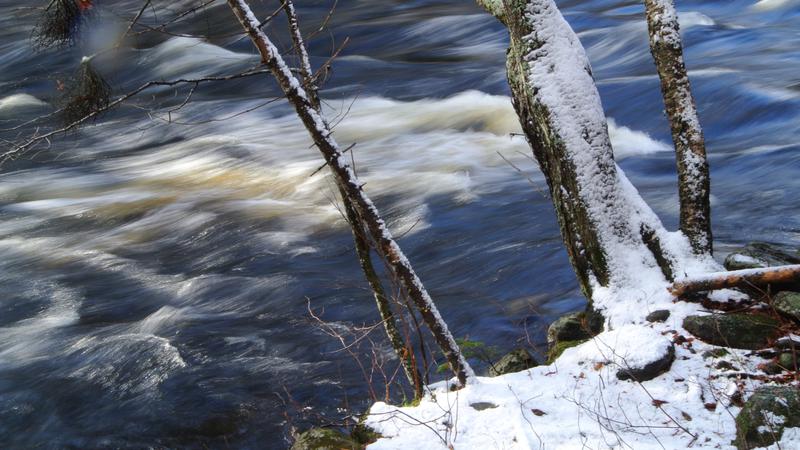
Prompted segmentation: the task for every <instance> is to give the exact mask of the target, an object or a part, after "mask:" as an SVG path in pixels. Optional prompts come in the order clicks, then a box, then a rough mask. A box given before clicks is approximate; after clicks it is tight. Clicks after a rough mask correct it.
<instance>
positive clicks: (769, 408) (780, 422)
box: [734, 386, 800, 450]
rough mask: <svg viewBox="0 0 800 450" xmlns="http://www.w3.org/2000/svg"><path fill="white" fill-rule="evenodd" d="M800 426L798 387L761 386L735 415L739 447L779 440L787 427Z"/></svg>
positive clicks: (760, 444) (799, 393)
mask: <svg viewBox="0 0 800 450" xmlns="http://www.w3.org/2000/svg"><path fill="white" fill-rule="evenodd" d="M794 427H800V389H797V388H796V387H791V386H762V387H759V388H758V389H756V391H755V392H754V393H753V395H752V396H750V398H749V399H748V400H747V402H745V404H744V407H743V408H742V410H741V411H740V412H739V415H738V416H736V440H735V441H734V444H735V445H736V448H738V449H739V450H745V449H751V448H755V447H766V446H768V445H772V444H773V443H775V441H778V440H780V439H781V436H782V435H783V430H784V429H786V428H794Z"/></svg>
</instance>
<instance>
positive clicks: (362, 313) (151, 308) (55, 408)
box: [0, 0, 800, 448]
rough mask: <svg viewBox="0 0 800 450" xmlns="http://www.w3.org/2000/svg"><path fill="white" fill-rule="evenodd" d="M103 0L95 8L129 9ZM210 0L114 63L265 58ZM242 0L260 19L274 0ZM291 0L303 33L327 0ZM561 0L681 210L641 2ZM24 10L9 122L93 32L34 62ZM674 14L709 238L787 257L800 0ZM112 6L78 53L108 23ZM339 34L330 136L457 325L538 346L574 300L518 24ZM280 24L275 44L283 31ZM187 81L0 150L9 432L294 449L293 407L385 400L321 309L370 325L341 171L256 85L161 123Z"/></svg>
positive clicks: (342, 321) (214, 70) (33, 442)
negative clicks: (336, 182)
mask: <svg viewBox="0 0 800 450" xmlns="http://www.w3.org/2000/svg"><path fill="white" fill-rule="evenodd" d="M32 3H36V2H32ZM38 3H41V4H44V3H45V2H44V1H42V2H38ZM97 3H99V6H98V10H99V11H100V12H101V14H100V16H101V17H104V18H106V19H108V18H114V17H119V18H125V17H131V16H132V15H133V14H134V13H135V11H136V10H137V9H138V7H139V5H140V3H138V2H132V1H128V2H122V1H119V2H111V1H108V2H97ZM191 3H192V2H188V1H181V2H170V4H169V5H168V8H171V9H172V10H180V9H181V8H182V7H185V6H186V5H189V4H191ZM218 3H219V4H217V5H216V6H212V7H209V8H208V9H207V10H205V11H204V12H201V13H198V14H195V15H192V16H191V18H190V19H189V20H188V21H187V22H186V23H183V24H181V25H177V26H175V27H174V28H173V29H172V31H173V32H176V33H194V34H200V33H202V34H210V35H213V36H214V37H213V38H211V39H209V40H207V41H201V40H198V39H193V38H187V37H172V36H166V35H159V36H157V37H143V38H141V39H139V40H138V41H136V42H134V43H133V44H134V46H133V48H132V49H130V50H127V51H125V52H123V54H121V55H118V56H117V57H116V58H107V60H105V61H100V62H99V63H102V64H101V66H100V70H101V71H103V73H104V74H106V75H107V76H108V77H109V79H110V81H111V82H112V84H113V85H114V86H115V87H116V88H117V91H118V92H124V91H125V90H127V89H131V88H133V87H135V86H137V85H138V84H141V83H143V82H144V81H147V80H150V79H175V78H179V77H194V76H202V75H209V74H217V75H219V74H230V73H235V72H236V71H239V70H242V69H245V68H248V67H250V66H252V65H254V64H255V63H257V58H256V57H255V56H254V55H253V52H252V49H251V44H250V43H249V42H248V41H247V40H245V39H240V37H239V36H237V35H236V34H237V32H238V29H237V24H236V22H235V21H234V19H233V16H232V15H231V13H230V11H228V10H227V9H226V8H227V7H226V6H225V5H224V2H218ZM253 3H254V5H256V6H257V9H258V11H259V13H260V14H261V15H266V14H267V13H268V12H269V11H271V8H274V7H275V5H273V4H272V3H275V2H263V3H262V2H253ZM298 3H300V5H299V6H300V7H301V14H302V19H303V20H304V23H305V24H306V25H307V27H308V29H309V30H312V29H314V27H315V26H316V24H318V23H320V22H321V21H322V20H324V18H325V16H326V15H327V13H328V7H329V6H330V2H326V1H314V2H298ZM559 4H560V6H562V8H563V11H564V13H565V15H566V17H567V19H568V20H569V22H570V23H571V24H572V25H573V27H574V28H575V29H576V30H577V31H578V32H579V34H580V37H581V40H582V41H583V43H584V45H585V46H586V47H587V51H588V54H589V57H590V59H591V61H592V64H593V67H594V71H595V75H596V77H597V80H598V85H599V89H600V92H601V95H602V97H603V102H604V106H605V108H606V112H607V115H608V117H609V118H610V119H612V120H611V132H612V137H613V141H614V143H615V149H616V152H617V157H618V159H619V161H620V162H621V165H622V166H623V167H624V169H625V170H626V171H627V173H628V175H629V176H630V178H631V179H632V181H634V183H635V184H636V186H637V187H638V188H639V189H640V191H641V192H642V193H643V195H644V196H645V197H646V199H647V200H648V201H649V202H650V204H651V205H652V206H653V207H654V209H655V210H656V211H657V212H658V213H659V214H660V215H661V216H662V218H663V219H664V221H665V223H666V224H667V225H668V226H669V227H671V228H674V227H675V226H676V222H677V218H676V214H677V194H676V187H675V174H674V169H673V165H674V161H673V156H672V154H671V152H670V147H671V146H670V138H669V134H668V126H667V122H666V119H665V118H664V116H663V112H662V109H663V107H662V103H661V98H660V93H659V90H658V79H657V77H656V75H655V70H654V67H653V64H652V62H651V60H650V56H649V52H648V48H647V33H646V26H645V23H644V21H643V10H642V6H641V5H640V2H637V1H619V0H594V1H561V2H559ZM29 6H31V5H27V4H26V5H24V6H21V3H20V2H11V1H7V0H6V1H2V2H0V8H1V9H0V12H1V14H0V24H2V27H0V67H2V70H1V71H0V121H2V122H0V128H8V127H11V126H14V125H17V124H19V123H20V121H22V120H26V119H29V118H31V117H35V116H36V115H39V114H42V113H46V112H48V111H50V110H52V108H53V105H54V104H55V103H56V96H57V91H56V88H55V86H56V84H57V81H60V80H64V79H65V77H68V76H69V74H70V73H71V72H72V71H73V70H74V68H75V67H76V64H77V62H78V61H79V60H80V58H81V56H82V55H83V54H84V53H86V52H88V51H90V50H88V49H87V48H86V47H85V46H84V47H79V48H75V49H66V50H59V51H48V52H44V53H38V54H37V53H34V52H33V51H32V49H31V43H30V39H29V37H30V30H31V27H32V26H33V24H34V23H35V12H34V11H32V10H31V9H30V8H29ZM678 8H679V11H680V13H681V22H682V26H683V34H684V39H685V43H686V59H687V62H688V66H689V68H690V74H691V77H692V81H693V85H694V88H695V94H696V96H697V99H698V106H699V110H700V117H701V120H702V122H703V125H704V127H705V132H706V136H707V140H708V148H709V152H710V158H711V167H712V177H713V180H712V181H713V209H714V231H715V238H716V245H717V249H718V253H719V255H720V256H722V255H724V254H725V252H726V251H729V250H730V248H731V247H732V246H734V245H737V244H741V243H744V242H747V241H749V240H756V239H757V240H766V241H771V242H775V243H778V244H780V245H785V246H788V247H795V248H796V247H797V246H798V241H800V220H799V219H798V217H800V205H799V204H798V202H797V194H798V192H800V177H798V169H800V157H799V156H798V154H800V153H798V151H800V147H799V146H798V144H797V142H798V132H799V131H800V130H798V124H799V123H800V121H798V119H800V114H799V113H798V111H800V75H798V73H799V72H798V69H800V53H799V52H798V51H797V49H798V48H800V2H798V1H795V0H761V1H758V2H756V1H755V0H747V1H742V0H724V1H721V0H720V1H710V0H703V1H699V0H694V1H679V2H678ZM145 17H146V20H151V23H152V21H154V19H153V18H152V17H149V16H148V15H145ZM162 17H169V14H168V13H165V12H162ZM98 20H99V19H98ZM117 20H121V19H117ZM108 23H112V22H107V23H106V25H105V26H101V27H99V31H96V32H94V34H91V35H89V36H87V37H86V43H85V45H86V46H92V45H98V43H102V41H103V40H108V39H109V38H108V33H109V29H110V28H111V27H113V25H109V24H108ZM117 27H119V25H117ZM329 28H330V32H328V31H325V32H323V33H320V34H319V35H317V36H316V37H315V39H314V40H313V41H312V45H311V50H312V54H313V55H314V58H313V59H314V60H313V62H314V64H315V65H316V66H319V65H321V64H323V63H324V62H325V61H326V60H327V58H328V57H329V55H330V54H331V52H332V48H334V47H335V45H336V44H337V43H341V42H342V41H343V40H344V38H345V37H348V36H349V37H350V39H351V41H350V44H349V45H348V46H347V48H346V49H345V50H344V52H343V53H342V56H341V57H340V58H338V59H337V60H336V62H335V63H334V66H333V70H332V72H331V73H330V80H329V82H328V83H327V85H326V89H325V91H324V97H325V99H326V102H327V108H328V113H329V117H332V118H335V120H334V122H337V125H336V137H337V138H338V140H339V141H340V142H341V143H342V144H344V145H349V144H350V143H357V146H356V147H355V148H354V150H353V158H354V161H355V164H356V167H357V170H358V173H359V175H360V176H361V177H363V179H364V180H365V181H366V190H367V191H368V192H369V194H370V195H371V196H372V197H373V198H374V199H375V200H376V202H377V204H378V205H379V207H380V208H381V210H382V211H383V213H384V214H385V215H386V216H387V218H388V220H389V222H390V224H391V226H392V228H393V229H394V230H395V231H396V232H397V233H398V234H402V235H403V238H402V240H401V244H402V246H403V247H404V248H405V250H406V251H407V253H408V254H409V256H410V258H411V260H412V262H413V263H415V265H416V268H417V270H418V272H419V274H420V276H421V277H422V279H423V280H424V281H425V283H426V284H427V287H428V288H429V290H430V291H431V293H432V295H433V297H434V298H435V300H436V301H437V302H438V305H439V307H440V308H441V310H442V313H443V315H444V317H445V318H446V320H447V322H448V323H449V325H450V327H451V328H452V330H453V331H454V332H455V334H456V335H458V336H459V337H464V336H469V338H470V339H473V340H478V341H483V342H485V343H487V344H489V345H492V346H496V347H498V348H500V349H502V350H509V349H511V348H513V347H515V346H518V345H527V344H528V343H530V344H532V345H541V344H542V343H543V340H544V334H543V329H544V327H545V326H546V325H547V324H548V323H549V322H550V321H551V320H552V319H553V318H554V317H555V316H557V315H558V314H561V313H564V312H567V311H570V310H575V309H579V308H581V307H582V305H583V299H582V297H581V295H580V293H579V292H578V291H577V288H576V282H575V280H574V275H573V273H572V271H571V269H570V266H569V264H568V261H567V258H566V253H565V252H564V250H563V248H562V245H561V241H560V237H559V234H558V228H557V224H556V222H555V218H554V215H553V212H552V207H551V205H550V203H549V200H548V199H547V198H546V196H544V195H543V194H542V193H541V192H540V191H544V190H545V185H544V182H543V179H542V177H541V175H540V174H538V172H537V170H536V167H535V165H534V164H533V163H532V161H531V160H530V159H529V157H528V155H529V154H530V151H529V149H528V148H527V145H526V144H525V143H524V141H522V140H521V139H520V138H514V137H511V136H510V134H511V133H514V132H515V131H517V130H518V125H517V122H516V116H515V115H514V112H513V110H512V108H511V106H510V102H509V98H508V88H507V86H506V83H505V74H504V60H505V46H506V34H505V32H504V30H503V29H502V28H501V27H500V26H499V24H498V23H496V22H495V21H494V19H492V18H491V17H489V16H487V15H485V14H483V13H482V12H481V11H480V10H479V9H478V8H477V7H476V6H474V5H473V4H472V2H469V1H455V0H439V1H434V0H416V1H402V2H401V1H383V2H376V1H366V0H347V1H342V2H339V5H338V7H337V9H336V11H335V14H334V15H333V16H332V19H331V21H330V24H329ZM271 32H273V33H275V36H277V39H278V41H279V42H280V44H281V45H283V46H285V45H286V43H287V42H288V40H287V38H286V36H285V34H283V33H282V32H281V31H279V24H278V23H276V24H275V25H273V26H272V29H271ZM187 92H188V91H187V89H186V88H182V89H181V90H179V91H177V92H176V91H175V90H174V89H172V88H170V89H166V88H164V89H160V90H156V91H153V92H151V94H150V95H147V96H144V97H142V98H139V99H137V100H135V101H132V102H130V103H129V104H127V105H126V106H124V107H122V108H120V109H118V110H116V111H115V112H113V113H111V114H109V115H108V116H107V117H105V118H104V119H102V120H99V121H97V123H96V124H94V125H92V126H88V127H86V128H85V129H83V130H81V131H78V132H71V133H67V134H66V135H64V136H60V137H58V138H57V139H53V140H52V142H51V146H49V147H46V148H45V147H40V148H38V149H37V150H36V151H34V152H31V153H29V154H28V155H27V156H26V157H25V158H21V159H18V160H15V161H11V162H7V163H5V164H4V165H3V166H2V168H0V171H1V172H0V255H2V257H0V280H2V281H1V282H2V286H3V290H2V293H0V447H3V448H32V447H36V448H120V447H123V448H145V447H155V448H161V447H190V448H283V447H285V446H286V441H285V440H284V439H285V432H286V430H287V429H288V423H287V419H286V416H285V415H284V414H285V413H288V417H290V418H292V420H298V421H301V420H302V418H301V415H298V414H295V413H296V412H297V410H298V409H302V407H303V406H308V407H309V408H310V410H307V411H306V412H312V413H315V414H319V415H323V416H326V417H331V418H335V417H338V416H339V415H341V411H342V410H343V409H349V410H350V411H352V412H358V411H363V410H364V409H365V408H366V407H367V405H368V404H369V401H370V400H369V397H368V395H367V389H366V386H365V382H364V380H363V377H362V375H361V373H360V372H359V371H358V370H357V369H356V366H355V365H354V364H353V362H352V360H351V359H350V357H349V356H348V355H347V353H346V352H342V351H337V350H339V343H338V342H337V341H335V340H334V339H332V338H331V337H330V336H328V335H326V334H324V333H322V332H321V331H320V330H318V329H317V328H315V327H314V326H313V325H312V323H311V320H310V318H309V314H308V310H307V307H308V304H310V305H311V306H312V307H313V308H315V309H316V310H318V312H319V313H320V314H321V316H322V317H323V318H324V319H325V320H327V321H330V322H332V323H333V324H334V325H335V326H349V325H360V324H365V323H374V322H376V321H377V314H376V311H375V308H374V306H373V302H372V299H371V296H370V294H369V292H368V291H367V290H366V289H365V284H364V282H363V279H362V275H361V274H360V272H359V269H358V266H357V263H356V260H355V258H354V255H353V251H352V244H351V239H350V235H349V231H348V229H347V227H346V225H345V223H344V221H343V220H342V218H341V216H340V214H339V212H338V210H337V208H336V206H335V205H336V204H335V201H334V199H335V196H334V191H335V189H333V187H332V184H331V181H330V179H329V178H328V176H327V175H326V174H324V173H321V174H318V175H316V176H313V177H311V176H310V175H311V174H312V173H313V172H314V171H315V169H316V168H317V167H318V166H319V165H320V163H321V158H320V156H319V155H318V153H317V152H316V151H315V150H314V149H313V148H311V146H310V142H309V140H308V138H307V137H306V135H305V132H304V130H303V129H302V128H301V127H300V126H299V123H298V122H297V120H296V119H295V118H294V117H293V115H292V114H291V110H290V109H289V108H288V107H287V106H286V105H284V104H282V102H273V103H267V102H268V100H269V99H270V98H272V97H271V96H274V94H275V92H276V90H275V86H274V84H273V82H272V81H271V80H270V79H269V78H268V77H266V76H264V77H252V78H247V79H240V80H235V81H232V82H228V83H215V84H208V85H202V86H201V87H200V88H199V89H198V90H197V91H196V92H195V94H194V95H193V97H192V99H191V102H189V103H188V105H187V106H186V107H184V108H183V109H181V110H179V111H176V112H174V113H172V114H171V117H167V115H166V113H164V112H163V111H161V112H158V111H151V112H150V113H148V111H147V108H152V107H153V106H154V105H162V106H164V107H165V108H166V107H170V106H171V107H174V106H176V105H179V104H180V103H181V102H182V101H183V99H184V98H185V96H186V95H187ZM245 111H249V112H245ZM168 120H172V122H173V123H166V122H167V121H168ZM32 131H33V130H31V129H30V128H27V129H25V128H23V129H22V130H16V131H5V132H3V133H2V135H0V137H2V138H3V139H5V140H14V139H18V138H19V133H20V132H22V133H30V132H32ZM3 146H4V147H6V148H7V144H6V143H3ZM499 153H501V154H502V155H503V156H504V157H505V158H507V159H508V160H509V161H511V162H513V163H514V164H515V165H516V166H517V167H519V168H520V169H521V170H522V171H524V172H527V177H529V178H530V179H526V176H523V175H521V174H520V173H518V172H517V171H516V170H515V169H514V168H512V167H511V166H510V165H509V164H508V163H507V162H506V161H504V160H503V158H501V156H500V155H499ZM531 182H532V183H533V184H534V185H535V186H531ZM323 309H324V312H323V311H322V310H323ZM379 332H380V331H378V332H377V333H379ZM375 338H376V339H379V338H380V335H379V334H375ZM289 398H291V401H289V400H288V399H289ZM298 405H299V406H298ZM313 415H314V414H311V416H313ZM295 424H296V425H302V423H295Z"/></svg>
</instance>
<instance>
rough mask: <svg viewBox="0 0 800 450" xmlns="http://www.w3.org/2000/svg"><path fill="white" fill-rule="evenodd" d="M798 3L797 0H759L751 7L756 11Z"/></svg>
mask: <svg viewBox="0 0 800 450" xmlns="http://www.w3.org/2000/svg"><path fill="white" fill-rule="evenodd" d="M796 3H797V0H759V1H758V2H756V3H755V4H754V5H753V6H752V7H751V8H752V9H754V10H756V11H774V10H776V9H781V8H783V7H785V6H789V5H792V4H796Z"/></svg>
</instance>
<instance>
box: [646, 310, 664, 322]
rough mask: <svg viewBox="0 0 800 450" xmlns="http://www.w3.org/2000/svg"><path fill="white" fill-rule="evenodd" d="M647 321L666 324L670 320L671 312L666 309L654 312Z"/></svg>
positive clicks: (648, 316)
mask: <svg viewBox="0 0 800 450" xmlns="http://www.w3.org/2000/svg"><path fill="white" fill-rule="evenodd" d="M645 319H647V321H648V322H666V321H667V319H669V311H668V310H666V309H660V310H658V311H653V312H651V313H650V314H648V315H647V317H646V318H645Z"/></svg>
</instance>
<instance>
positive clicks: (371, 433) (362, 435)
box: [350, 418, 382, 447]
mask: <svg viewBox="0 0 800 450" xmlns="http://www.w3.org/2000/svg"><path fill="white" fill-rule="evenodd" d="M361 420H362V421H361V422H360V423H358V425H356V426H355V427H353V431H352V432H350V437H351V438H352V439H353V440H354V441H356V443H358V444H361V447H366V446H367V445H369V444H372V443H373V442H375V441H377V440H378V439H380V438H381V437H382V436H381V434H380V433H378V432H377V431H375V430H373V429H372V428H370V427H369V426H367V425H366V424H364V422H363V420H364V418H362V419H361Z"/></svg>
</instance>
